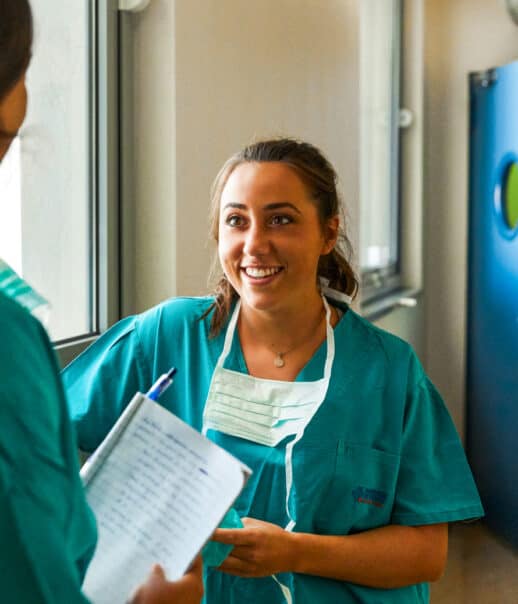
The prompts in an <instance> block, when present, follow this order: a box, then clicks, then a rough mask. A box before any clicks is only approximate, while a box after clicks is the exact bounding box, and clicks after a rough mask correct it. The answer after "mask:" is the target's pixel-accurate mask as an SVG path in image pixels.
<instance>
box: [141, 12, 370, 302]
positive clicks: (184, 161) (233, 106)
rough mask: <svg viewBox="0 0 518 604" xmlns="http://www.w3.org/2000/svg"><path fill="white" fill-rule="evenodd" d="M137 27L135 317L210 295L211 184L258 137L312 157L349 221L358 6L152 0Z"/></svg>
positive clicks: (354, 174) (354, 186)
mask: <svg viewBox="0 0 518 604" xmlns="http://www.w3.org/2000/svg"><path fill="white" fill-rule="evenodd" d="M133 22H134V36H135V58H134V60H135V66H136V80H135V90H134V94H135V112H136V123H137V132H136V148H135V153H136V166H137V169H136V174H135V177H136V198H137V199H136V203H137V232H136V259H137V283H136V292H137V300H136V308H137V310H142V309H144V308H147V307H149V306H151V305H153V304H155V303H156V302H158V301H160V300H162V299H164V298H165V297H167V296H170V295H174V294H176V295H190V294H199V293H202V292H204V291H206V281H207V272H208V268H209V264H210V259H211V256H212V250H211V247H210V246H209V245H208V242H207V230H208V202H209V189H210V184H211V182H212V180H213V178H214V176H215V175H216V173H217V171H218V169H219V167H220V166H221V164H222V163H223V162H224V160H225V159H226V158H227V157H228V156H229V155H230V154H231V153H233V152H234V151H237V150H238V149H239V148H241V147H242V146H243V145H245V144H246V143H247V142H249V141H250V140H251V139H252V138H253V137H263V136H268V135H277V134H282V135H292V136H297V137H300V138H305V139H308V140H309V141H311V142H313V143H315V144H317V145H319V146H320V147H321V148H322V149H323V150H324V151H325V152H326V153H327V155H328V156H329V158H330V159H331V161H332V162H333V164H334V165H335V166H336V168H337V170H338V173H339V176H340V180H341V184H342V189H343V192H344V194H345V197H346V200H347V203H348V206H349V211H350V216H351V220H353V221H354V217H355V216H356V206H355V204H356V200H357V197H358V194H357V193H358V182H357V181H358V164H357V155H358V154H357V148H358V123H357V115H358V111H357V90H358V73H357V65H358V40H357V36H358V26H357V3H356V1H355V0H346V1H344V0H326V2H320V1H319V0H284V1H282V2H279V0H261V2H243V1H241V0H177V1H176V2H171V0H153V1H152V2H151V3H150V5H149V7H148V8H147V9H146V10H145V11H144V12H143V13H140V14H137V15H135V16H134V17H133ZM351 235H352V239H353V240H355V239H356V233H355V230H354V229H353V230H352V232H351ZM175 264H176V268H175Z"/></svg>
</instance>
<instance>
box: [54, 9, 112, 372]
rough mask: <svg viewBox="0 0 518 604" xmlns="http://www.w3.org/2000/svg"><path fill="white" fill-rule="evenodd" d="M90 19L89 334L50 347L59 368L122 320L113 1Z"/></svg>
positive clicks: (91, 11)
mask: <svg viewBox="0 0 518 604" xmlns="http://www.w3.org/2000/svg"><path fill="white" fill-rule="evenodd" d="M89 18H90V24H89V25H90V31H91V51H90V73H89V78H90V82H91V85H90V88H91V93H90V99H89V103H90V113H91V116H92V122H91V124H92V127H91V133H90V141H91V154H90V158H89V160H88V161H89V162H90V179H91V192H92V199H91V207H90V224H89V230H90V276H91V292H90V316H91V330H90V332H89V333H87V334H84V335H82V336H76V337H73V338H69V339H64V340H59V341H56V342H54V345H55V349H56V352H57V354H58V357H59V360H60V363H61V365H62V366H65V365H66V364H68V363H69V362H70V361H71V360H72V359H73V358H74V357H76V356H77V355H78V354H80V352H82V350H84V349H85V348H86V347H87V346H89V345H90V344H91V343H92V342H93V341H94V340H95V339H96V338H97V337H98V336H99V334H100V333H102V332H103V331H105V330H106V329H107V328H108V327H109V326H110V325H112V324H113V323H115V322H116V321H117V320H118V319H119V318H120V317H121V312H120V311H121V279H120V261H121V254H120V199H119V12H118V2H117V1H116V0H97V1H94V2H92V3H91V6H90V16H89Z"/></svg>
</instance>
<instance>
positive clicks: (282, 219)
mask: <svg viewBox="0 0 518 604" xmlns="http://www.w3.org/2000/svg"><path fill="white" fill-rule="evenodd" d="M291 222H293V220H292V219H291V217H290V216H272V217H271V218H270V223H271V224H273V225H275V226H279V225H283V224H290V223H291Z"/></svg>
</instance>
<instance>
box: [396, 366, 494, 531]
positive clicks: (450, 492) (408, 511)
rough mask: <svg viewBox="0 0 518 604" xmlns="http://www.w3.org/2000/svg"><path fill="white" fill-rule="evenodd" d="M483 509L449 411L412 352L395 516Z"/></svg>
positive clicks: (429, 519)
mask: <svg viewBox="0 0 518 604" xmlns="http://www.w3.org/2000/svg"><path fill="white" fill-rule="evenodd" d="M483 514H484V512H483V509H482V506H481V504H480V500H479V497H478V494H477V489H476V486H475V483H474V480H473V476H472V474H471V470H470V468H469V466H468V463H467V461H466V456H465V453H464V449H463V448H462V446H461V443H460V440H459V437H458V434H457V431H456V429H455V426H454V425H453V422H452V420H451V417H450V415H449V413H448V411H447V409H446V406H445V405H444V402H443V400H442V398H441V396H440V394H439V393H438V392H437V390H436V388H435V387H434V385H433V384H432V383H431V381H430V380H429V378H428V377H427V376H426V375H425V374H424V372H423V370H422V368H421V365H420V364H419V361H418V360H417V359H416V358H415V356H414V355H412V357H411V358H410V364H409V392H408V399H407V404H406V408H405V413H404V418H403V435H402V444H401V453H400V466H399V473H398V478H397V484H396V496H395V501H394V506H393V511H392V522H393V523H394V524H404V525H420V524H436V523H441V522H452V521H455V520H462V519H467V518H479V517H481V516H483Z"/></svg>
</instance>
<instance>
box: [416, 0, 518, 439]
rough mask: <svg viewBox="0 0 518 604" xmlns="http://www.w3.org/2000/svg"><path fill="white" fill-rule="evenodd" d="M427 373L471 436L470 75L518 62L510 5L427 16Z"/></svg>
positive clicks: (431, 8)
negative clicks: (467, 400) (467, 402)
mask: <svg viewBox="0 0 518 604" xmlns="http://www.w3.org/2000/svg"><path fill="white" fill-rule="evenodd" d="M425 20H426V21H425V22H426V28H425V32H426V35H425V39H426V46H425V116H426V123H425V302H426V334H427V338H426V359H427V369H428V372H429V374H430V376H431V378H432V380H433V381H434V382H435V383H436V384H437V386H438V388H439V390H440V391H441V392H442V394H443V395H444V397H445V398H446V400H447V401H448V404H449V408H450V410H451V412H452V414H453V416H454V419H455V422H456V424H457V428H458V429H459V430H460V431H461V432H463V431H464V415H465V412H464V386H465V384H464V379H465V378H464V372H465V346H466V341H465V330H466V310H465V306H466V304H465V296H466V261H467V207H468V206H467V195H468V191H467V186H468V109H469V106H468V73H469V72H470V71H478V70H482V69H487V68H489V67H493V66H496V65H501V64H503V63H507V62H510V61H512V60H515V59H517V58H518V29H517V27H516V26H515V25H514V24H513V22H512V21H511V19H510V17H509V16H508V14H507V12H506V9H505V2H504V0H453V1H452V0H427V2H426V14H425Z"/></svg>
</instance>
